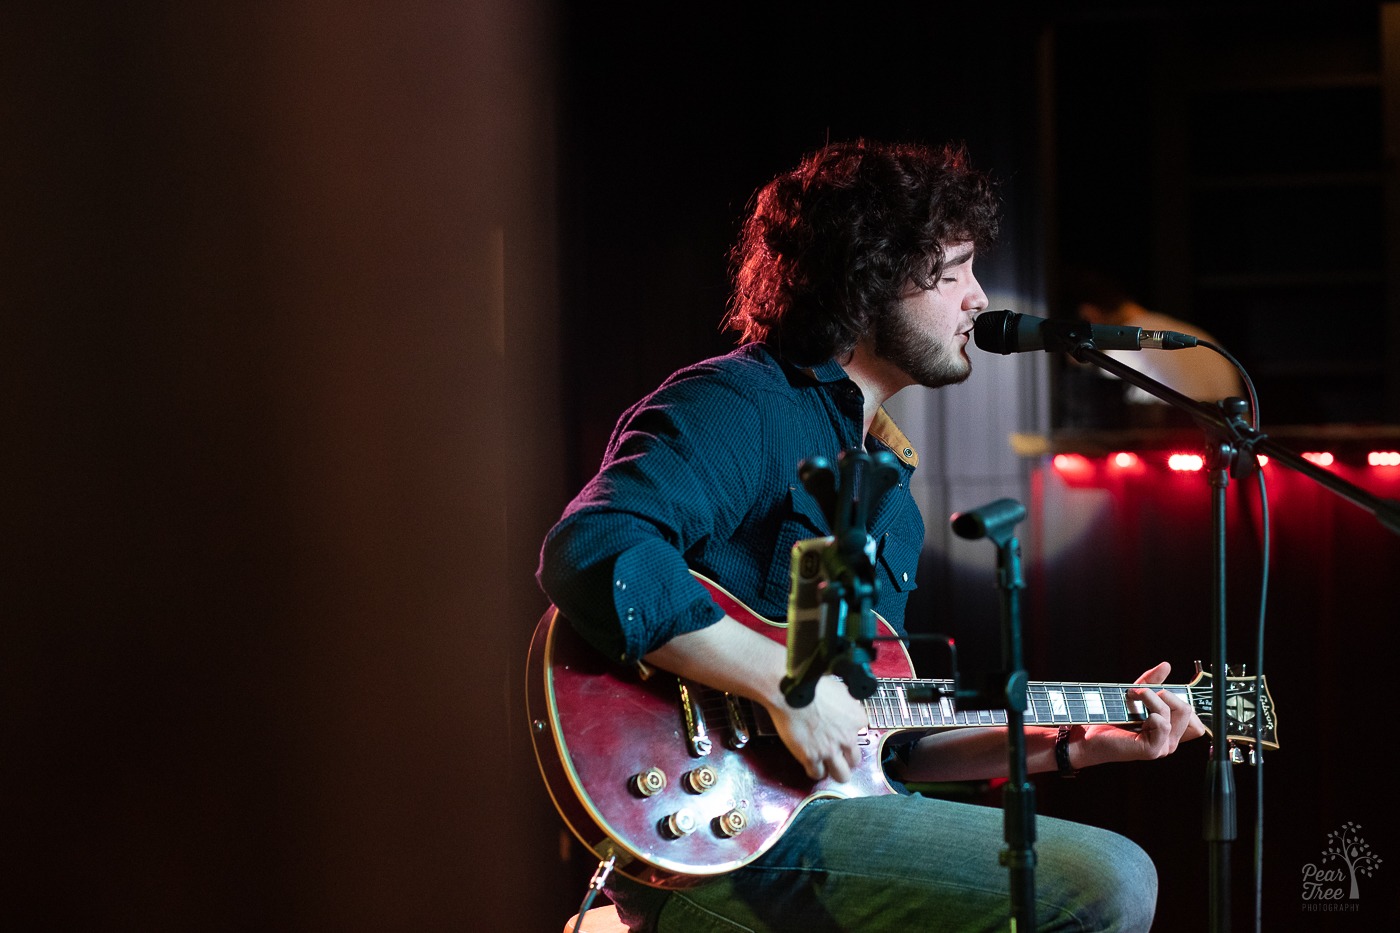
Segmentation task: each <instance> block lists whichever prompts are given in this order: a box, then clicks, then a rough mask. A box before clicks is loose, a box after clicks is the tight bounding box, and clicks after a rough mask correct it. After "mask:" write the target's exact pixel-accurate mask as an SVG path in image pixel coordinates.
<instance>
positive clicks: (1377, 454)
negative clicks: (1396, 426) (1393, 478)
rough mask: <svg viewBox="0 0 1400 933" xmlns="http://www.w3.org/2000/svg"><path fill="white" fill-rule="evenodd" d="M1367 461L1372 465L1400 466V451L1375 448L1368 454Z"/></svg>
mask: <svg viewBox="0 0 1400 933" xmlns="http://www.w3.org/2000/svg"><path fill="white" fill-rule="evenodd" d="M1366 462H1367V463H1369V464H1370V465H1371V466H1400V451H1396V450H1373V451H1371V452H1370V453H1368V454H1367V455H1366Z"/></svg>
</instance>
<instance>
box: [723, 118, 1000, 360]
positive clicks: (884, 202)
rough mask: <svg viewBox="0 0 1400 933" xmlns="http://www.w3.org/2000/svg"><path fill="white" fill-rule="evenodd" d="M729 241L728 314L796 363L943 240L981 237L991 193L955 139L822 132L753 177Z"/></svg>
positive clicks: (933, 257)
mask: <svg viewBox="0 0 1400 933" xmlns="http://www.w3.org/2000/svg"><path fill="white" fill-rule="evenodd" d="M753 205H754V206H753V211H752V213H751V214H750V215H749V217H748V219H747V220H746V221H745V222H744V225H743V228H742V230H741V232H740V235H739V241H738V243H737V244H736V245H735V247H734V249H733V250H732V251H731V253H730V263H731V271H732V274H733V277H734V294H733V297H732V298H731V300H730V304H729V313H728V314H727V315H726V316H725V324H726V325H727V326H728V327H730V328H732V329H734V330H737V331H738V332H739V335H740V340H741V342H742V341H750V340H759V341H765V342H767V343H768V344H769V345H770V346H772V347H774V349H775V350H777V351H778V352H779V353H781V354H782V355H784V356H785V357H787V358H788V359H790V360H792V361H793V362H795V363H797V364H799V365H804V366H806V365H814V364H816V363H820V362H823V361H825V360H827V359H830V358H831V357H833V356H838V355H841V354H844V353H848V352H850V351H851V350H852V349H854V347H855V345H856V343H857V342H858V341H859V340H860V338H861V337H862V336H863V335H864V334H866V333H870V332H871V329H872V327H873V325H874V323H875V321H876V320H877V319H878V318H879V316H880V315H882V314H884V313H886V312H887V311H888V310H889V309H890V308H891V307H892V306H893V304H894V302H895V301H896V299H898V298H899V296H900V295H901V294H902V293H903V291H904V290H905V288H906V287H907V285H908V283H910V282H911V281H912V282H913V283H915V284H916V285H917V286H918V287H920V288H932V287H933V286H934V284H935V283H936V282H937V281H938V277H939V274H940V272H941V271H942V266H943V247H944V246H945V245H946V244H951V243H956V242H971V243H972V244H973V245H974V247H975V248H977V249H984V248H985V247H987V246H990V245H991V243H992V241H993V240H995V238H996V235H997V227H998V220H997V213H998V208H999V204H998V201H997V197H996V194H995V191H994V185H993V183H992V181H991V179H990V178H989V177H988V176H986V175H984V174H982V173H980V172H977V171H974V170H973V169H972V168H971V167H970V166H969V164H968V159H967V153H966V150H965V149H964V148H963V147H961V146H944V147H942V148H941V149H934V148H931V147H928V146H924V145H920V144H915V143H878V142H870V141H866V140H855V141H852V142H841V143H831V144H829V145H826V146H824V147H822V148H821V149H819V150H817V151H816V152H814V153H811V154H810V155H808V156H807V157H805V158H804V159H803V160H802V162H801V164H800V165H798V167H797V168H796V169H795V170H793V171H792V172H788V173H786V174H783V175H779V176H778V177H777V178H775V179H773V181H771V182H769V183H768V184H767V185H765V186H764V187H763V188H761V189H760V190H759V191H758V193H757V194H756V195H755V197H754V201H753Z"/></svg>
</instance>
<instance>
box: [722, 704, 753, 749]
mask: <svg viewBox="0 0 1400 933" xmlns="http://www.w3.org/2000/svg"><path fill="white" fill-rule="evenodd" d="M724 712H725V714H726V715H728V717H729V747H730V748H733V749H736V750H737V749H740V748H743V747H744V746H745V745H748V744H749V726H748V723H747V722H745V721H744V710H743V708H742V707H741V706H740V705H739V698H738V697H736V696H735V695H734V694H732V693H726V694H725V695H724Z"/></svg>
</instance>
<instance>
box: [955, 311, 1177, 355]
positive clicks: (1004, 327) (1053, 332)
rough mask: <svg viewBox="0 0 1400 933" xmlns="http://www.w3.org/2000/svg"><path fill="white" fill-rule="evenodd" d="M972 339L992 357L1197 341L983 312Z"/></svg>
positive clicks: (1169, 332)
mask: <svg viewBox="0 0 1400 933" xmlns="http://www.w3.org/2000/svg"><path fill="white" fill-rule="evenodd" d="M972 339H973V340H974V341H975V342H976V343H977V347H978V349H980V350H986V351H987V352H989V353H1002V354H1007V353H1026V352H1028V351H1030V350H1044V351H1045V352H1047V353H1049V352H1051V351H1052V350H1064V351H1067V352H1070V351H1073V350H1076V349H1078V348H1080V347H1083V346H1089V347H1092V348H1093V349H1096V350H1182V349H1185V348H1186V347H1194V346H1196V338H1195V337H1192V336H1191V335H1190V334H1180V333H1177V332H1176V331H1174V330H1143V329H1142V328H1141V327H1129V326H1123V325H1117V324H1089V323H1087V322H1085V321H1054V320H1048V319H1046V318H1043V317H1035V316H1034V315H1030V314H1018V313H1016V312H1015V311H983V312H982V313H981V314H979V315H977V319H976V321H974V322H973V325H972Z"/></svg>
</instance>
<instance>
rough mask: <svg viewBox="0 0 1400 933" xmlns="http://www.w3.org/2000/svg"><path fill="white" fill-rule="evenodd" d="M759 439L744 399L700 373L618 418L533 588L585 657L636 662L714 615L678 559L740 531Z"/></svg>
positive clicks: (549, 545)
mask: <svg viewBox="0 0 1400 933" xmlns="http://www.w3.org/2000/svg"><path fill="white" fill-rule="evenodd" d="M761 430H762V427H761V424H760V416H759V413H758V409H757V408H756V406H755V405H754V404H753V402H752V400H751V399H749V398H747V397H746V394H745V392H744V391H743V387H742V386H741V385H740V384H737V383H735V382H732V381H729V380H727V379H725V378H722V377H721V376H719V375H717V374H716V373H714V372H711V371H707V370H705V369H704V368H703V367H697V368H693V369H692V370H688V371H686V372H685V373H684V374H683V375H679V376H677V377H675V378H674V379H673V380H672V381H669V382H668V383H667V384H666V385H664V386H662V388H661V389H659V390H657V392H656V393H654V394H653V395H652V396H650V397H648V398H647V399H645V400H643V401H642V402H641V403H639V404H638V405H636V406H634V407H633V409H631V410H630V411H629V412H628V413H627V414H626V415H624V416H623V419H622V421H621V422H620V423H619V425H618V428H617V430H616V431H615V432H614V434H613V439H612V441H611V442H610V444H609V446H608V451H607V454H606V455H605V457H604V462H603V467H602V469H601V470H600V472H599V473H598V475H597V476H595V477H594V478H593V480H592V481H591V482H589V484H588V485H587V486H586V487H584V489H583V490H582V491H581V492H580V493H579V495H578V496H577V497H576V498H575V499H574V501H573V502H572V503H571V504H570V505H569V507H568V509H567V510H566V511H565V513H564V516H563V518H561V519H560V521H559V523H558V524H557V525H555V526H554V528H553V529H551V531H550V532H549V535H548V536H547V537H546V539H545V543H544V547H543V549H542V552H541V557H540V567H539V574H538V579H539V583H540V586H541V588H542V589H543V590H544V592H545V593H546V595H548V596H549V598H550V600H551V601H552V602H553V603H554V605H555V607H556V608H558V609H559V611H560V612H561V613H563V615H564V617H565V618H567V619H568V620H569V621H570V622H571V623H572V624H573V626H574V627H575V628H576V629H577V630H578V631H579V633H580V634H581V635H583V636H584V638H586V639H587V640H588V641H589V642H591V643H592V644H593V645H594V647H596V648H598V649H599V650H600V651H602V652H603V653H604V654H605V655H607V656H609V657H612V658H614V659H617V660H621V661H634V660H636V659H638V658H641V657H643V656H644V655H646V654H647V653H649V652H650V651H652V650H654V649H656V648H658V647H660V646H661V645H662V644H664V643H666V642H667V641H669V640H670V639H672V638H674V637H676V636H677V635H681V634H684V633H685V632H691V631H695V630H697V629H701V628H704V627H706V626H708V625H712V624H713V623H714V622H716V621H717V620H718V619H719V618H720V617H721V616H722V615H723V613H722V611H721V610H720V609H719V607H718V606H716V605H715V604H714V602H713V600H711V599H710V597H709V594H708V592H707V591H706V590H705V588H704V587H703V586H701V585H700V583H699V582H698V581H696V579H695V578H694V577H693V576H692V575H691V573H690V568H689V566H688V564H687V562H686V553H687V552H688V551H690V550H691V549H692V548H695V547H697V546H700V545H702V544H703V543H704V542H705V541H706V540H708V539H710V538H711V537H724V536H727V535H729V534H731V533H732V531H733V529H734V528H735V527H737V526H738V524H739V522H740V521H741V519H742V517H743V514H742V510H743V509H744V508H745V507H746V505H745V504H746V503H749V502H751V501H752V498H753V492H752V489H753V486H754V484H755V483H757V482H759V481H760V478H759V477H756V476H755V475H754V471H755V470H756V469H759V467H758V466H757V465H756V464H755V463H754V462H753V459H754V458H752V456H751V452H752V451H753V450H754V449H755V447H756V446H757V439H758V438H760V437H761V436H762V434H761V433H760V432H761Z"/></svg>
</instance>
